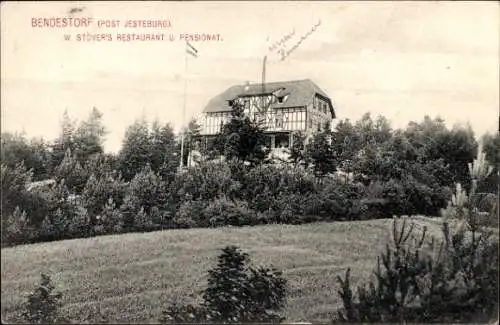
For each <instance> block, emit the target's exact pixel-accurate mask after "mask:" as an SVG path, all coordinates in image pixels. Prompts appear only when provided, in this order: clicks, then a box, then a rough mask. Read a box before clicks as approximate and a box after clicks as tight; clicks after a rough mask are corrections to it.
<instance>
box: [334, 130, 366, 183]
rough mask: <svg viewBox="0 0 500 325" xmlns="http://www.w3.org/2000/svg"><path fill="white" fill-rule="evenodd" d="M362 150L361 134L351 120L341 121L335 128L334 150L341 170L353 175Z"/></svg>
mask: <svg viewBox="0 0 500 325" xmlns="http://www.w3.org/2000/svg"><path fill="white" fill-rule="evenodd" d="M360 148H361V144H360V139H359V134H358V133H357V132H356V130H355V128H354V125H353V124H352V123H351V122H350V121H349V120H343V121H340V122H339V123H338V124H337V126H336V127H335V131H334V136H333V141H332V150H333V151H334V152H335V155H336V156H337V157H338V163H339V166H338V167H339V168H340V169H341V170H342V171H344V172H346V173H351V172H353V170H354V164H355V160H356V158H357V154H358V152H359V150H360Z"/></svg>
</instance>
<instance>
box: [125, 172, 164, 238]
mask: <svg viewBox="0 0 500 325" xmlns="http://www.w3.org/2000/svg"><path fill="white" fill-rule="evenodd" d="M167 205H168V192H167V184H166V183H165V182H164V181H163V180H162V178H161V177H159V176H158V175H157V174H156V173H155V172H153V171H152V170H151V167H149V165H147V166H146V167H145V168H144V169H143V170H142V171H141V172H140V173H138V174H136V175H135V176H134V178H133V179H132V180H131V181H130V184H129V186H128V188H127V189H126V194H125V198H124V201H123V204H122V205H121V207H120V211H121V212H122V214H123V218H124V220H123V221H124V224H123V227H124V230H126V231H135V230H138V231H144V230H145V228H149V227H150V226H151V225H148V224H149V221H147V218H145V217H144V216H145V215H147V216H148V218H151V213H152V211H153V210H154V208H156V209H158V210H159V211H163V210H165V209H166V208H167ZM141 209H142V210H143V213H141V212H140V211H141ZM140 213H141V214H140ZM138 218H139V219H140V220H142V221H140V222H139V223H138V222H137V220H139V219H138ZM136 225H137V227H136ZM151 227H152V226H151Z"/></svg>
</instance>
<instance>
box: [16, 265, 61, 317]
mask: <svg viewBox="0 0 500 325" xmlns="http://www.w3.org/2000/svg"><path fill="white" fill-rule="evenodd" d="M54 289H55V287H54V285H53V284H52V281H51V279H50V276H48V275H45V274H43V273H42V275H41V282H40V284H39V285H38V287H37V288H36V289H35V290H34V291H33V292H32V293H31V294H30V295H29V296H28V299H27V301H26V302H25V303H24V305H23V307H24V310H23V312H22V316H23V318H24V320H26V321H27V322H28V323H30V324H53V323H57V322H65V321H62V319H61V318H60V317H59V309H60V307H61V302H60V300H61V298H62V295H61V293H59V292H54Z"/></svg>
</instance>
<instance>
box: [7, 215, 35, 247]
mask: <svg viewBox="0 0 500 325" xmlns="http://www.w3.org/2000/svg"><path fill="white" fill-rule="evenodd" d="M33 237H34V236H33V229H32V228H31V227H30V226H29V224H28V219H27V217H26V212H24V211H21V210H20V209H19V208H16V210H14V213H12V214H11V215H8V216H7V217H6V218H5V219H2V244H5V245H17V244H25V243H29V242H31V240H32V239H33Z"/></svg>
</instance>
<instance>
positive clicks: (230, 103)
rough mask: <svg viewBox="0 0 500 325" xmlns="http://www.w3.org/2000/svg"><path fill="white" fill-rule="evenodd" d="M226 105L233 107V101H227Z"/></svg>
mask: <svg viewBox="0 0 500 325" xmlns="http://www.w3.org/2000/svg"><path fill="white" fill-rule="evenodd" d="M227 104H228V105H229V106H231V107H233V104H234V101H233V100H232V99H230V100H228V101H227Z"/></svg>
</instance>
